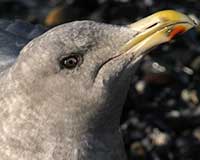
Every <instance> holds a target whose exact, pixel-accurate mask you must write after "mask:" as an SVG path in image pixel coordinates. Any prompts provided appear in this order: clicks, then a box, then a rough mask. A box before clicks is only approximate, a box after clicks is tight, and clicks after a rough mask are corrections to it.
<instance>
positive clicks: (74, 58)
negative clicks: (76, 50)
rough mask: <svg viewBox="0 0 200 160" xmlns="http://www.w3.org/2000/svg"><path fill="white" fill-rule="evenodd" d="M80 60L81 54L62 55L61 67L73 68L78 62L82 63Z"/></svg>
mask: <svg viewBox="0 0 200 160" xmlns="http://www.w3.org/2000/svg"><path fill="white" fill-rule="evenodd" d="M80 61H81V56H80V55H70V56H67V57H62V58H61V60H60V68H61V69H64V68H66V69H73V68H75V67H76V66H77V65H78V64H80Z"/></svg>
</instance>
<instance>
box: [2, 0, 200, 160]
mask: <svg viewBox="0 0 200 160" xmlns="http://www.w3.org/2000/svg"><path fill="white" fill-rule="evenodd" d="M163 9H176V10H179V11H182V12H184V13H186V14H191V15H196V16H197V17H198V13H200V3H199V1H198V0H184V1H179V0H173V1H168V0H165V1H164V0H134V1H130V0H84V1H83V0H43V1H41V0H29V1H27V0H1V1H0V18H4V19H24V20H26V21H29V22H31V23H36V24H37V23H40V24H42V25H45V26H46V27H47V28H50V27H52V26H55V25H58V24H61V23H64V22H69V21H73V20H81V19H91V20H95V21H99V22H106V23H112V24H128V23H131V22H133V21H135V20H137V19H139V18H142V17H144V16H147V15H149V14H151V13H153V12H156V11H159V10H163ZM199 42H200V35H199V33H198V32H196V31H195V30H191V31H190V32H188V33H186V34H185V35H184V36H179V37H177V38H176V40H174V41H173V42H171V44H164V45H162V46H160V47H159V48H157V49H155V50H153V51H152V52H151V53H150V55H148V56H146V57H145V58H144V59H143V60H142V62H141V65H140V67H139V68H138V70H137V72H136V74H135V76H134V77H133V81H132V85H131V87H130V91H129V94H128V97H127V100H126V103H125V107H124V112H123V115H122V118H121V129H122V132H123V135H124V140H125V145H126V150H127V154H128V156H129V160H132V159H140V160H198V159H200V85H199V83H200V45H199V44H200V43H199Z"/></svg>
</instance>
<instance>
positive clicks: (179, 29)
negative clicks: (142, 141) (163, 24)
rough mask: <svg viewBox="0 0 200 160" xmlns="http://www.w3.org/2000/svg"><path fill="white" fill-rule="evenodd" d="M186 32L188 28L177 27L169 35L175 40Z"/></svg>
mask: <svg viewBox="0 0 200 160" xmlns="http://www.w3.org/2000/svg"><path fill="white" fill-rule="evenodd" d="M185 31H186V28H185V27H184V26H176V27H174V28H173V29H172V31H171V32H170V34H169V38H170V39H172V38H174V37H175V36H176V35H177V34H181V33H184V32H185Z"/></svg>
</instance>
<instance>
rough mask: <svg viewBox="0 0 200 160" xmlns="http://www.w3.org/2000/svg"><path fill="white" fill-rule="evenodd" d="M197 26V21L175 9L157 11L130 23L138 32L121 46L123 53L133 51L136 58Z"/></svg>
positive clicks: (131, 27)
mask: <svg viewBox="0 0 200 160" xmlns="http://www.w3.org/2000/svg"><path fill="white" fill-rule="evenodd" d="M197 26H198V24H197V21H195V20H194V19H192V18H190V17H188V16H186V15H184V14H182V13H180V12H177V11H173V10H166V11H160V12H157V13H155V14H153V15H150V16H148V17H146V18H143V19H141V20H139V21H137V22H135V23H133V24H130V25H128V28H129V29H132V30H134V31H136V32H137V34H136V36H134V37H133V38H132V39H131V40H129V41H128V42H127V43H126V44H125V45H124V46H123V47H122V48H121V53H123V54H124V53H130V52H131V54H133V55H134V57H136V58H137V57H140V56H143V55H144V54H145V53H146V51H149V50H150V49H151V48H153V47H155V46H157V45H159V44H161V43H165V42H169V41H170V40H171V39H173V38H174V37H175V36H176V35H177V34H181V33H184V32H186V31H188V30H189V29H191V28H193V27H197Z"/></svg>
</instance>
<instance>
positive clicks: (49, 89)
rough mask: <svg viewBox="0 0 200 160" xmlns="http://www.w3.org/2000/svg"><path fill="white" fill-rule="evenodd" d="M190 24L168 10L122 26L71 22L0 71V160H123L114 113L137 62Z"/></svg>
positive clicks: (38, 40)
mask: <svg viewBox="0 0 200 160" xmlns="http://www.w3.org/2000/svg"><path fill="white" fill-rule="evenodd" d="M195 26H196V23H195V22H194V20H192V19H191V18H189V17H188V16H186V15H184V14H182V13H180V12H177V11H173V10H166V11H160V12H158V13H155V14H153V15H151V16H148V17H146V18H143V19H141V20H139V21H137V22H135V23H133V24H130V25H127V26H117V25H110V24H103V23H97V22H93V21H86V20H85V21H75V22H70V23H66V24H62V25H60V26H57V27H55V28H52V29H50V30H49V31H47V32H45V33H44V34H42V35H40V36H38V37H36V38H34V39H33V40H31V41H30V42H29V43H28V44H27V45H25V47H23V49H22V50H21V51H20V53H19V56H18V57H17V58H16V59H15V60H14V61H13V63H12V65H8V66H7V67H5V68H4V69H3V70H2V71H1V72H0V93H1V94H0V160H126V154H125V149H124V145H123V141H122V137H121V133H120V130H119V124H120V115H121V111H122V108H123V104H124V102H125V99H126V95H127V91H128V88H129V85H130V82H131V77H133V76H134V71H135V69H136V68H137V67H136V66H137V64H138V61H139V60H140V59H141V58H142V57H143V56H144V55H146V54H147V52H148V51H149V50H150V49H151V48H153V47H155V46H158V45H159V44H161V43H165V42H169V41H170V40H171V39H172V38H174V37H175V36H176V35H177V34H179V33H183V32H185V31H187V30H189V29H191V28H193V27H195Z"/></svg>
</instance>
